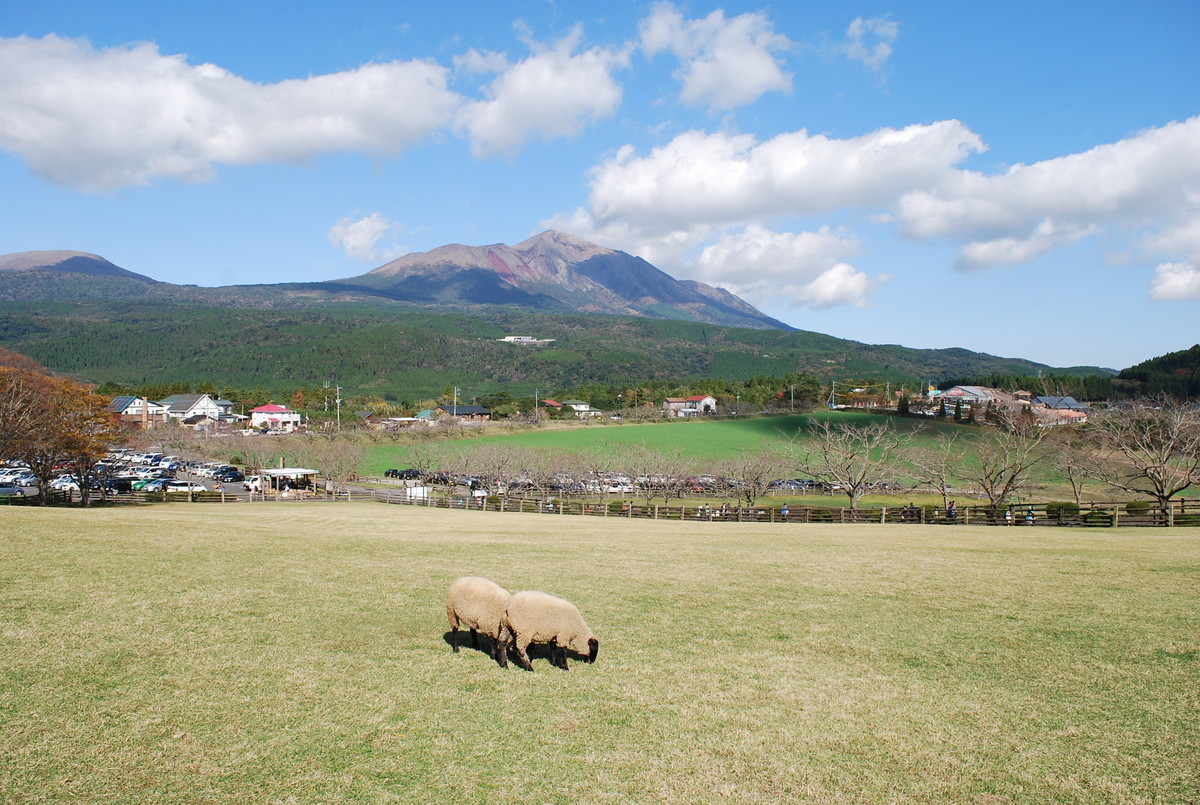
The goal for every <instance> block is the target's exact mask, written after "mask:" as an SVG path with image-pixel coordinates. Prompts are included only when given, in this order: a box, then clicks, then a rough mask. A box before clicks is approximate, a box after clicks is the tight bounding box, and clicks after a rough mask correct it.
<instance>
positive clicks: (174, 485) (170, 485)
mask: <svg viewBox="0 0 1200 805" xmlns="http://www.w3.org/2000/svg"><path fill="white" fill-rule="evenodd" d="M163 491H164V492H207V491H208V487H206V486H205V485H204V484H197V483H192V482H191V481H179V480H175V479H171V480H170V481H167V482H166V483H165V484H164V485H163Z"/></svg>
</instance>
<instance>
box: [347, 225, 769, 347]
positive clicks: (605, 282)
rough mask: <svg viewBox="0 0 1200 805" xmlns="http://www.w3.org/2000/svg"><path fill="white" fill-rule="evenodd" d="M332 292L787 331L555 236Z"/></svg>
mask: <svg viewBox="0 0 1200 805" xmlns="http://www.w3.org/2000/svg"><path fill="white" fill-rule="evenodd" d="M336 284H337V287H339V288H341V289H355V288H360V289H372V290H375V291H377V292H382V293H384V294H386V295H387V296H389V297H390V298H393V299H398V300H404V301H409V302H418V303H437V304H451V305H453V304H461V303H468V304H489V305H495V304H502V305H519V306H522V307H531V308H535V309H540V310H561V311H576V312H579V313H603V314H609V315H617V316H646V317H648V318H655V319H680V320H684V321H701V322H708V323H711V324H723V325H726V326H729V327H757V328H775V329H780V330H791V329H793V328H792V327H791V326H789V325H787V324H784V323H783V322H781V321H779V320H778V319H773V318H771V317H770V316H767V315H766V314H764V313H762V312H761V311H759V310H757V309H756V308H754V307H753V306H751V305H749V304H747V303H746V302H745V301H743V300H741V299H739V298H738V297H737V296H734V295H733V294H731V293H729V292H728V291H724V290H721V289H718V288H713V287H711V286H709V285H705V284H704V283H702V282H695V281H686V282H684V281H680V280H677V279H675V278H674V277H671V276H670V275H669V274H667V273H665V272H663V271H660V270H659V269H657V268H655V267H654V266H652V265H651V264H650V263H648V262H646V261H645V260H643V259H642V258H640V257H633V256H632V255H629V254H626V253H625V252H621V251H616V250H614V249H606V248H604V247H603V246H597V245H596V244H595V243H590V242H588V241H586V240H583V239H582V238H577V237H574V236H573V235H568V234H566V233H563V232H556V231H554V230H549V231H546V232H542V233H541V234H540V235H536V236H534V237H532V238H530V239H529V240H526V241H523V242H521V243H518V244H517V245H516V246H508V245H506V244H503V243H497V244H493V245H491V246H463V245H458V244H454V245H449V246H442V247H440V248H437V249H434V250H433V251H429V252H420V253H415V254H409V255H406V256H404V257H401V258H399V259H398V260H393V261H392V262H390V263H387V264H386V265H383V266H380V267H379V268H377V269H375V270H374V271H370V272H368V273H366V274H363V275H361V276H358V277H350V278H348V279H344V280H339V281H338V282H337V283H336Z"/></svg>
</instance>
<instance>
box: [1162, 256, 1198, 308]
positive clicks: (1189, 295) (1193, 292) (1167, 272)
mask: <svg viewBox="0 0 1200 805" xmlns="http://www.w3.org/2000/svg"><path fill="white" fill-rule="evenodd" d="M1150 298H1151V299H1159V300H1175V299H1200V269H1198V268H1197V267H1196V266H1195V265H1192V264H1191V263H1163V264H1162V265H1160V266H1159V267H1158V268H1157V269H1156V270H1155V272H1154V279H1153V280H1151V281H1150Z"/></svg>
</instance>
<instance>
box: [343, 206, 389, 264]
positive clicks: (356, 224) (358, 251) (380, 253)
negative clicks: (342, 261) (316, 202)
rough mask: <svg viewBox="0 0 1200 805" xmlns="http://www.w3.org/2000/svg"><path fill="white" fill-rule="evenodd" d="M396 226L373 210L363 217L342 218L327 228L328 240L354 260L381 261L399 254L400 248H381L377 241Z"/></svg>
mask: <svg viewBox="0 0 1200 805" xmlns="http://www.w3.org/2000/svg"><path fill="white" fill-rule="evenodd" d="M397 230H398V226H397V225H396V224H393V223H392V222H391V221H389V220H388V219H387V217H386V216H384V215H383V214H382V213H378V212H373V213H371V214H370V215H367V216H365V217H363V218H359V219H357V220H356V219H353V218H343V219H342V220H340V221H338V222H337V223H336V224H334V225H333V226H332V227H330V229H329V242H330V243H332V244H333V245H334V246H337V247H338V248H339V249H341V250H342V251H343V252H345V253H346V255H347V256H348V257H350V258H352V259H354V260H364V261H367V262H372V263H383V262H387V261H388V260H392V259H394V258H396V257H398V256H399V254H400V250H398V249H395V248H390V249H383V248H380V246H379V241H380V240H381V239H383V238H384V237H385V236H387V235H390V234H394V233H395V232H396V231H397Z"/></svg>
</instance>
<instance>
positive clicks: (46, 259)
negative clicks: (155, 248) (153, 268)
mask: <svg viewBox="0 0 1200 805" xmlns="http://www.w3.org/2000/svg"><path fill="white" fill-rule="evenodd" d="M0 271H53V272H57V273H63V274H90V275H93V276H99V277H121V278H123V279H132V280H137V281H138V282H148V283H155V284H157V283H158V280H154V279H151V278H150V277H147V276H145V275H144V274H137V273H134V272H133V271H127V270H125V269H124V268H121V267H119V266H115V265H113V264H112V263H110V262H108V261H107V260H105V259H104V258H103V257H101V256H100V255H98V254H89V253H88V252H71V251H62V250H60V251H44V252H16V253H15V254H5V255H0Z"/></svg>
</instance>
